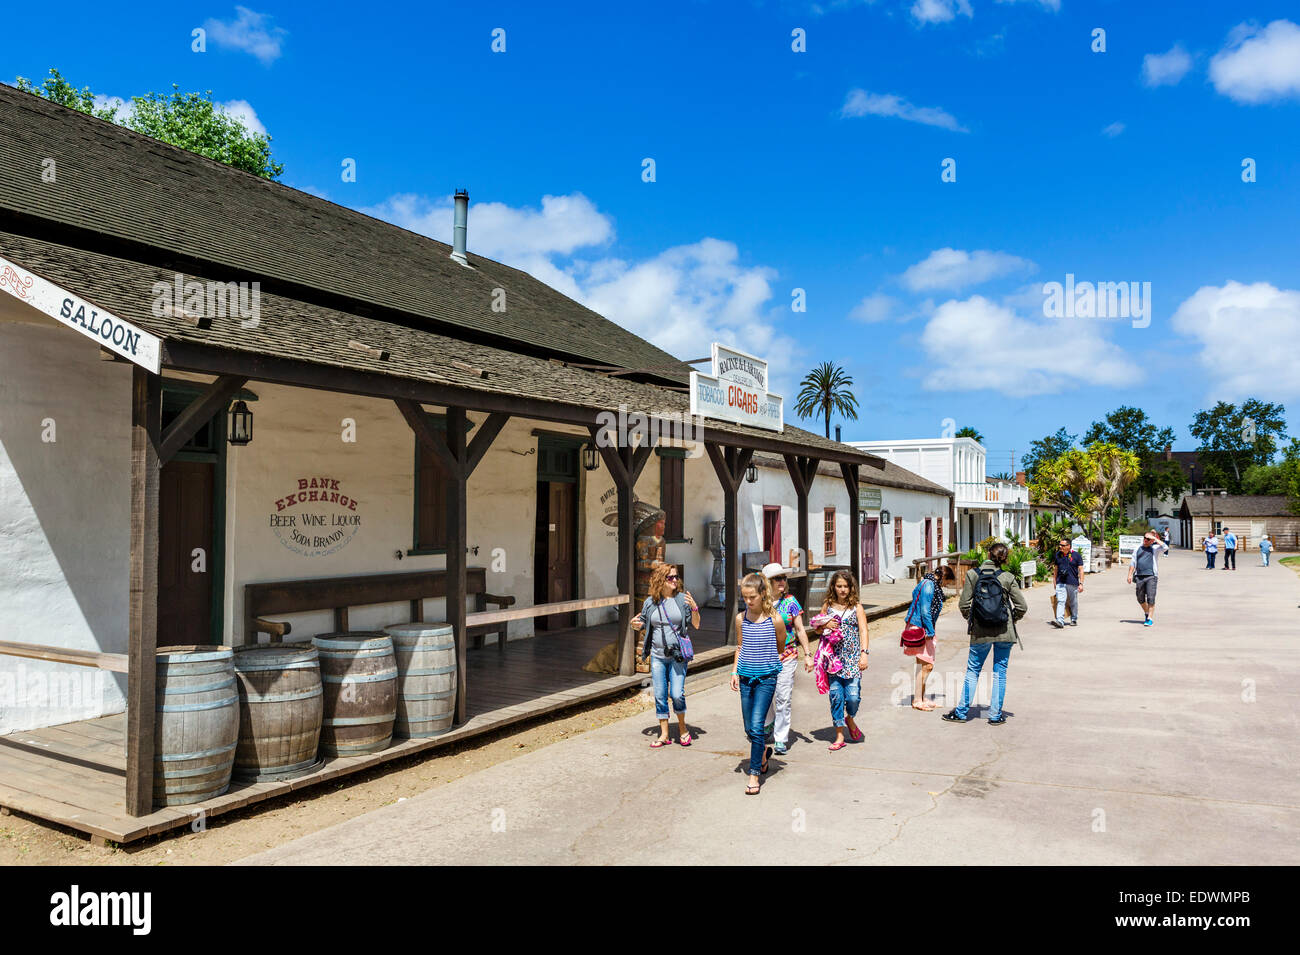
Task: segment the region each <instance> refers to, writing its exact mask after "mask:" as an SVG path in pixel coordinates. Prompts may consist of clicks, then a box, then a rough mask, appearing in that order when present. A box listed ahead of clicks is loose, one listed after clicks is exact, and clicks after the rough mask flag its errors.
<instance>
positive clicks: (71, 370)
mask: <svg viewBox="0 0 1300 955" xmlns="http://www.w3.org/2000/svg"><path fill="white" fill-rule="evenodd" d="M130 407H131V369H130V367H129V366H126V365H122V364H117V363H114V362H106V361H100V359H99V348H98V347H97V346H96V345H95V343H94V342H91V341H89V340H86V339H83V338H82V337H80V336H78V335H76V334H75V333H71V332H69V331H68V330H67V329H63V328H59V327H58V326H56V325H55V324H54V322H53V321H52V320H48V319H45V318H44V317H43V316H39V315H38V314H37V313H36V312H35V311H34V310H32V309H30V308H28V307H27V306H25V305H23V304H21V303H19V302H17V301H16V300H15V299H13V298H12V297H11V296H8V295H0V607H2V608H3V612H2V613H0V640H7V641H16V642H21V643H36V644H43V645H46V646H51V647H60V648H71V649H78V650H97V651H102V652H110V653H125V652H126V649H127V619H128V612H129V583H130V580H129V570H128V566H129V562H128V556H129V553H130V506H131V496H130V467H131V452H130V448H131V436H130ZM47 419H48V422H47ZM50 422H52V427H53V438H54V440H53V441H46V440H42V435H43V434H45V435H47V436H48V435H49V430H48V429H49V428H50V427H51V424H50ZM125 691H126V675H125V674H120V673H109V672H108V671H105V670H99V669H95V668H91V667H80V666H73V665H69V664H58V663H46V662H43V661H40V660H31V659H25V658H20V657H13V656H6V655H0V733H10V732H14V731H16V730H23V729H31V728H33V727H38V726H50V725H53V724H56V723H65V722H68V721H70V720H78V719H90V718H93V717H96V716H102V715H105V714H107V713H116V712H121V711H122V710H123V709H124V708H125Z"/></svg>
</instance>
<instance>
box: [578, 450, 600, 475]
mask: <svg viewBox="0 0 1300 955" xmlns="http://www.w3.org/2000/svg"><path fill="white" fill-rule="evenodd" d="M582 466H583V467H584V468H586V469H587V470H588V471H594V470H596V468H598V467H600V462H599V461H597V460H596V446H595V445H594V444H585V445H583V447H582Z"/></svg>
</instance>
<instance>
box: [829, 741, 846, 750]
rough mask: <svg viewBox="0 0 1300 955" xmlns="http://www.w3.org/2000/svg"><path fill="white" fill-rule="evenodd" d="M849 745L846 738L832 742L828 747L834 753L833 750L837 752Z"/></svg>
mask: <svg viewBox="0 0 1300 955" xmlns="http://www.w3.org/2000/svg"><path fill="white" fill-rule="evenodd" d="M848 745H849V744H848V743H846V742H844V740H840V741H839V742H838V743H831V745H830V746H828V747H826V748H827V749H829V750H830V751H831V752H832V753H833V752H835V751H836V750H837V749H843V748H844V747H845V746H848Z"/></svg>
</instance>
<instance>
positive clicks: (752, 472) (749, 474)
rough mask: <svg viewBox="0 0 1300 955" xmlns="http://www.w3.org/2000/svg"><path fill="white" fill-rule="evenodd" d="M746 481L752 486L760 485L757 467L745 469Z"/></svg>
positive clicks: (752, 466) (751, 466)
mask: <svg viewBox="0 0 1300 955" xmlns="http://www.w3.org/2000/svg"><path fill="white" fill-rule="evenodd" d="M745 480H746V481H748V482H749V483H750V484H757V483H758V467H757V465H753V464H751V465H750V466H749V467H747V468H745Z"/></svg>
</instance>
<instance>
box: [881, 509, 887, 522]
mask: <svg viewBox="0 0 1300 955" xmlns="http://www.w3.org/2000/svg"><path fill="white" fill-rule="evenodd" d="M880 523H882V524H888V523H889V511H884V510H882V511H881V512H880Z"/></svg>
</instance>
